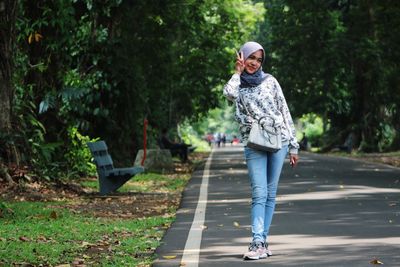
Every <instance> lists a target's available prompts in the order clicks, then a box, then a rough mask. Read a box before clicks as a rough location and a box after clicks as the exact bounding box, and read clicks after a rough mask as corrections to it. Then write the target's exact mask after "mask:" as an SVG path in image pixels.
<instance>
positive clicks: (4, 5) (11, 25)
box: [0, 0, 20, 179]
mask: <svg viewBox="0 0 400 267" xmlns="http://www.w3.org/2000/svg"><path fill="white" fill-rule="evenodd" d="M16 8H17V1H14V0H0V133H1V136H3V137H5V138H9V137H10V136H12V123H11V118H12V116H11V114H12V105H11V103H12V102H13V96H14V90H13V84H12V75H13V68H14V51H15V18H16ZM4 143H6V146H5V148H4V151H3V153H2V155H1V156H2V157H5V158H4V161H3V162H4V163H5V164H7V163H14V164H17V165H19V163H20V162H19V161H20V157H19V153H18V151H17V148H16V146H15V145H14V144H13V142H4ZM1 168H2V170H3V171H2V172H3V173H7V171H6V168H3V167H2V166H1ZM2 176H5V177H4V178H6V179H7V178H8V177H7V175H6V174H2Z"/></svg>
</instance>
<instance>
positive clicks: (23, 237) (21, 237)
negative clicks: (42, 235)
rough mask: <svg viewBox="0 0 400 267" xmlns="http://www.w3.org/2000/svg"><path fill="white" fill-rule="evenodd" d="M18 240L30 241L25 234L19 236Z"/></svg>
mask: <svg viewBox="0 0 400 267" xmlns="http://www.w3.org/2000/svg"><path fill="white" fill-rule="evenodd" d="M19 240H21V241H24V242H29V241H31V240H30V239H29V238H28V237H26V236H20V237H19Z"/></svg>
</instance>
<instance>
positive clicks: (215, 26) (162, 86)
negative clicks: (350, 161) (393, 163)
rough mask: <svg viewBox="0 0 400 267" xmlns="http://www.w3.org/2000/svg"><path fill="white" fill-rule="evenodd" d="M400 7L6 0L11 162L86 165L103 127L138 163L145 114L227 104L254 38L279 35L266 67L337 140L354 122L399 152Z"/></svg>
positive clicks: (188, 117) (4, 133)
mask: <svg viewBox="0 0 400 267" xmlns="http://www.w3.org/2000/svg"><path fill="white" fill-rule="evenodd" d="M399 9H400V3H399V2H398V1H394V0H387V1H372V0H359V1H350V0H325V1H317V0H296V1H295V0H265V1H256V0H254V1H250V0H202V1H194V0H185V1H182V0H168V1H155V0H149V1H123V0H108V1H102V2H101V3H100V2H98V1H92V0H72V1H71V0H70V1H67V0H56V1H48V0H45V1H27V0H19V1H11V0H0V55H1V57H0V64H1V76H0V96H1V97H0V107H1V109H0V145H1V146H0V158H1V160H0V163H1V166H0V167H1V169H2V170H4V169H5V168H6V166H12V165H13V164H16V165H20V164H24V165H29V166H31V167H33V168H34V169H35V170H36V171H38V172H42V173H41V174H42V175H43V176H44V177H47V176H48V177H50V178H51V177H52V176H54V171H55V170H58V171H61V172H62V170H68V172H72V173H75V174H78V175H79V174H80V173H85V171H87V170H86V169H85V168H84V167H82V166H81V165H82V164H81V162H82V160H83V158H84V157H85V154H84V153H83V152H82V150H81V147H82V146H83V145H84V143H85V142H86V141H89V140H90V139H93V138H102V139H105V140H106V141H107V143H108V144H109V145H110V147H111V150H112V151H118V154H117V155H115V158H117V159H118V160H122V161H123V160H128V161H132V158H134V156H135V154H136V151H137V150H138V149H139V148H141V146H142V138H143V136H142V131H143V121H144V119H145V118H147V119H148V121H149V125H150V128H149V135H150V136H155V135H157V134H158V133H159V131H160V130H161V129H162V128H175V127H176V125H178V124H180V123H183V122H187V121H191V122H195V121H196V120H198V119H200V118H204V117H205V116H207V112H208V111H209V110H212V109H214V108H216V107H226V106H224V105H225V103H224V101H225V100H223V98H222V96H221V90H222V89H221V88H222V85H223V84H224V83H225V82H226V81H227V79H229V75H230V74H231V73H232V71H233V63H234V49H235V48H236V49H238V48H239V47H240V45H241V44H242V43H243V42H245V41H248V40H257V41H259V42H260V43H261V44H263V45H264V46H265V48H266V53H267V54H266V58H267V60H266V66H264V70H267V71H268V72H271V73H272V74H273V75H274V76H276V77H277V78H278V80H279V81H280V83H281V84H282V87H283V89H284V91H285V96H286V98H287V99H288V102H289V105H290V106H291V111H292V113H293V115H294V117H297V118H300V117H302V116H303V115H304V114H310V113H312V114H316V115H318V116H319V117H321V118H322V120H323V122H324V128H325V131H324V140H323V145H324V146H325V147H326V148H327V149H329V148H330V147H332V146H333V145H334V144H337V143H340V142H342V141H343V140H344V139H345V137H346V136H347V135H348V134H349V133H354V134H355V136H356V137H357V138H356V139H357V142H356V143H357V146H358V148H359V149H360V150H362V151H382V150H390V149H392V150H393V149H399V147H400V107H399V105H400V88H399V84H400V83H399V75H398V73H399V63H398V62H400V61H399V55H400V54H399V53H400V52H399V51H400V49H399V44H400V40H399V38H400V37H399V36H398V35H397V34H396V33H397V30H398V29H399V25H400V22H399V18H398V16H397V14H398V13H399V11H400V10H399ZM229 110H231V109H229ZM213 112H214V113H215V114H214V115H215V116H214V115H213V116H214V117H221V118H222V117H223V118H227V117H229V116H228V114H226V112H215V111H213ZM217 113H218V114H217ZM216 114H217V115H216ZM311 117H312V116H311ZM199 125H202V126H199V127H200V128H202V129H205V128H207V127H206V126H204V124H201V123H200V124H199ZM221 125H222V124H221ZM214 126H215V125H214ZM214 126H213V127H214ZM214 128H215V127H214ZM150 140H151V139H150ZM50 173H53V174H51V175H50Z"/></svg>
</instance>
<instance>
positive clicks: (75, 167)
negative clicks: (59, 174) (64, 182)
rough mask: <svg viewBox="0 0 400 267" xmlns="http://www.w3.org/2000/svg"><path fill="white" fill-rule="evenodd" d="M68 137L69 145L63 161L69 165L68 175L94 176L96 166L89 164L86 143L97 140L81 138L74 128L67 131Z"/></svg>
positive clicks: (89, 154) (88, 152) (86, 137)
mask: <svg viewBox="0 0 400 267" xmlns="http://www.w3.org/2000/svg"><path fill="white" fill-rule="evenodd" d="M68 137H69V142H70V144H69V145H68V151H67V153H66V154H65V159H66V160H67V162H68V165H69V172H68V175H69V176H74V175H75V176H77V175H79V176H81V175H94V174H96V165H95V164H94V163H92V162H90V160H91V158H92V155H91V153H90V150H89V147H88V146H87V143H88V142H94V141H97V140H98V138H96V139H90V138H89V137H88V136H83V135H82V134H80V133H79V132H78V129H77V128H76V127H71V128H69V129H68Z"/></svg>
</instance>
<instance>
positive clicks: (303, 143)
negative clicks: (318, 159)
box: [299, 132, 308, 151]
mask: <svg viewBox="0 0 400 267" xmlns="http://www.w3.org/2000/svg"><path fill="white" fill-rule="evenodd" d="M299 145H300V149H301V150H304V151H307V150H308V138H307V136H306V133H305V132H303V139H301V141H300V143H299Z"/></svg>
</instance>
